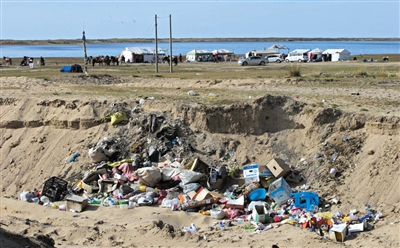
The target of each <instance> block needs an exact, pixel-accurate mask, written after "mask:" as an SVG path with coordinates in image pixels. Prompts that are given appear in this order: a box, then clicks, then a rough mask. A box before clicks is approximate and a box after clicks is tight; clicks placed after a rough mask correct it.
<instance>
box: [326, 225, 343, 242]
mask: <svg viewBox="0 0 400 248" xmlns="http://www.w3.org/2000/svg"><path fill="white" fill-rule="evenodd" d="M346 235H347V224H346V223H345V224H339V225H334V226H333V227H332V228H331V229H330V230H329V238H330V239H332V240H336V241H340V242H344V239H345V238H346Z"/></svg>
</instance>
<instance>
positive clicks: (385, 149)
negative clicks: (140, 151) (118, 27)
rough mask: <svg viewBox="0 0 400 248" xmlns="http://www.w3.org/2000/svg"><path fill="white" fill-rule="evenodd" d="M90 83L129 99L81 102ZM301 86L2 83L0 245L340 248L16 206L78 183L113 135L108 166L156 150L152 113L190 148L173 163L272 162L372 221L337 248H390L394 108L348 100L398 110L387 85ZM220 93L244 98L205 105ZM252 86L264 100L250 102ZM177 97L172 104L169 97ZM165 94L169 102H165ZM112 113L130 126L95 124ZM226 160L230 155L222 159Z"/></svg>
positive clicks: (295, 235) (157, 218)
mask: <svg viewBox="0 0 400 248" xmlns="http://www.w3.org/2000/svg"><path fill="white" fill-rule="evenodd" d="M277 82H278V83H277ZM99 83H102V84H103V87H112V90H115V89H120V90H121V92H123V91H130V92H132V93H131V94H132V95H131V96H130V97H118V96H117V97H115V96H114V95H113V96H110V95H109V94H107V93H104V92H103V91H98V94H97V95H96V96H94V95H87V94H86V93H87V92H88V91H89V90H88V89H91V90H98V88H96V87H97V86H98V85H99ZM307 83H308V82H305V81H304V82H298V83H297V84H292V82H285V81H284V80H276V81H275V80H272V79H271V80H268V81H267V82H265V81H263V82H260V80H257V79H244V80H234V79H232V80H221V81H218V82H216V81H213V82H210V81H206V80H204V81H201V80H200V81H199V80H184V79H165V78H160V79H157V78H154V79H151V80H149V79H138V78H121V77H113V76H104V78H102V77H101V76H100V77H99V76H97V77H92V78H89V79H87V78H86V79H85V78H82V77H80V76H75V77H72V79H71V78H70V79H67V80H66V79H63V78H61V77H54V78H48V79H46V80H44V79H32V78H27V77H9V78H2V87H3V89H4V90H3V91H2V93H1V102H0V104H1V122H0V125H1V129H2V135H1V140H0V146H1V187H2V193H1V219H0V227H1V235H2V238H1V242H2V243H1V246H2V247H21V246H29V247H54V246H55V247H153V246H158V247H183V246H186V247H217V246H218V247H229V246H232V245H239V246H243V247H272V246H273V245H277V246H278V247H343V244H342V243H339V242H334V241H331V240H328V239H325V238H324V237H323V236H319V235H318V234H317V233H316V232H311V231H310V230H308V229H302V228H300V227H295V226H292V225H289V224H284V225H281V226H279V227H278V225H276V223H273V226H274V228H272V229H270V230H266V231H264V232H261V233H260V234H252V233H253V231H252V230H246V229H245V228H244V226H246V225H248V223H243V224H236V223H235V222H233V224H234V225H232V226H229V227H226V228H225V229H224V230H216V229H215V227H216V226H215V224H214V222H216V220H215V219H212V218H211V217H210V216H206V215H202V214H200V213H196V212H189V213H188V212H185V211H171V209H169V208H161V207H159V206H158V205H152V206H140V207H135V208H132V209H120V208H115V207H104V206H101V205H92V204H90V205H89V206H88V207H87V209H86V210H85V211H83V212H81V213H74V212H68V211H67V212H64V211H59V210H57V209H52V208H48V207H44V206H41V205H39V204H35V203H28V202H23V201H18V200H17V198H18V194H19V193H20V192H22V191H24V190H34V189H38V190H41V189H42V186H43V183H44V182H45V181H46V180H47V179H49V178H50V177H52V176H57V177H60V178H63V179H65V180H66V181H68V183H69V185H74V184H75V183H77V182H79V180H81V179H82V178H83V175H84V173H85V172H86V171H88V170H90V169H91V168H93V166H94V163H93V162H92V161H91V160H90V158H89V156H88V150H89V148H90V147H93V146H94V145H95V144H96V143H97V142H98V141H99V140H101V139H103V138H104V137H113V138H118V145H119V149H120V151H121V152H120V153H119V155H118V159H122V158H130V157H132V156H133V155H134V154H133V153H132V152H131V151H130V148H131V147H132V145H133V144H135V143H137V142H139V141H142V140H146V142H148V139H149V138H151V139H152V141H150V143H151V142H155V141H157V137H156V136H155V134H156V132H155V133H151V132H149V127H150V122H149V119H150V116H151V114H154V113H156V114H158V115H161V116H163V117H165V121H166V122H167V123H170V124H174V125H176V126H178V127H179V128H178V129H179V132H178V136H179V137H181V138H183V140H184V141H183V142H184V143H185V144H190V145H191V146H192V147H193V148H194V149H193V150H191V149H183V150H182V151H180V152H178V151H177V150H175V151H174V154H173V155H172V156H174V158H175V157H178V156H180V157H182V158H187V160H189V159H190V158H193V157H198V158H200V159H201V160H202V161H204V162H206V163H207V164H209V165H216V166H218V165H222V164H226V165H228V166H230V165H231V164H232V165H233V164H234V165H235V166H237V167H238V168H241V167H243V166H244V165H248V164H251V163H257V164H266V163H268V162H269V161H270V160H271V159H272V158H274V157H280V158H282V159H283V160H285V161H287V162H288V163H289V164H290V165H293V166H296V165H297V168H299V169H301V170H302V171H303V174H304V176H305V180H304V181H302V182H301V183H300V184H299V186H301V185H304V184H306V185H308V186H309V187H310V188H309V190H310V191H313V192H317V193H318V195H319V196H320V197H321V199H322V198H324V199H330V198H332V197H335V198H338V199H340V203H339V204H332V205H331V207H330V209H329V211H330V212H332V213H334V212H337V211H338V210H341V211H342V212H343V213H349V211H350V210H352V209H358V210H359V211H360V212H361V213H363V212H364V211H365V204H369V205H370V206H371V208H372V209H373V210H375V211H377V212H382V214H383V216H382V217H381V218H380V220H379V221H378V222H376V223H374V229H373V230H371V231H365V232H359V233H353V234H351V235H350V236H349V237H347V238H346V240H345V245H346V246H350V247H398V246H400V241H399V228H400V222H399V221H400V216H399V213H400V212H399V211H400V204H399V202H400V192H399V183H400V181H399V178H400V177H399V176H400V172H399V170H398V168H399V165H400V164H399V149H398V147H399V143H400V140H399V128H400V118H399V112H398V111H399V110H398V109H396V108H395V107H393V108H391V107H390V108H391V109H390V110H387V111H378V110H377V111H375V112H373V111H371V110H370V111H369V112H368V113H364V112H360V111H355V107H354V106H352V102H353V101H354V98H353V97H357V96H352V95H351V93H352V92H361V96H360V97H362V98H365V99H375V98H376V99H375V100H377V101H379V99H385V101H392V102H397V104H398V101H399V99H398V93H399V92H398V90H397V88H391V87H388V88H386V89H382V88H379V87H375V86H374V85H372V86H371V87H366V88H365V89H363V90H362V91H361V90H360V89H359V88H356V87H355V88H350V89H349V88H346V87H339V88H336V89H331V88H326V87H299V84H300V85H302V84H307ZM392 83H394V84H398V82H397V83H396V82H392ZM144 86H145V87H146V90H147V91H151V90H153V93H154V94H155V95H156V97H154V99H151V98H149V97H144V95H145V93H144V92H143V87H144ZM227 88H235V89H238V90H240V91H241V92H242V96H243V98H242V100H240V101H238V102H237V103H229V104H213V102H212V101H214V98H217V99H218V98H219V99H221V98H223V97H225V98H229V97H231V96H230V95H229V94H226V95H223V94H222V93H218V94H215V95H210V94H209V93H210V92H221V91H222V92H223V91H224V90H225V89H227ZM204 89H209V91H203V90H204ZM254 89H259V90H260V92H267V91H269V92H270V93H271V94H268V93H266V94H263V95H262V96H259V95H257V94H255V91H254ZM188 90H193V91H195V92H198V93H199V96H198V98H196V96H194V97H193V98H190V96H188V95H187V92H188ZM110 91H111V88H110ZM77 92H80V94H79V93H77ZM105 92H107V91H105ZM159 92H161V93H159ZM147 93H148V92H147ZM147 93H146V94H147ZM179 94H180V95H181V96H182V97H177V96H178V95H179ZM171 95H175V96H176V97H175V99H174V100H172V101H171V100H167V99H168V97H170V96H171ZM344 95H345V97H344ZM308 96H314V97H315V96H317V97H316V98H318V99H321V98H326V99H329V98H336V99H337V101H340V102H341V103H342V104H341V106H343V109H342V108H332V106H331V105H326V104H325V105H324V104H320V105H319V104H318V105H316V104H313V103H315V100H310V99H311V97H308ZM141 99H144V103H143V104H140V100H141ZM313 99H314V98H313ZM205 102H208V104H205ZM394 105H395V104H394ZM394 105H393V106H394ZM397 106H398V105H397ZM364 107H365V108H369V107H368V105H365V106H364ZM112 108H114V109H116V108H117V109H119V110H121V111H126V112H127V114H128V115H130V116H129V118H130V121H129V124H124V125H116V126H112V125H111V124H110V123H109V122H103V121H102V118H103V117H104V115H105V114H106V113H108V112H110V111H111V110H112ZM135 108H136V109H135ZM369 109H372V108H369ZM396 111H397V112H396ZM346 137H347V139H346ZM150 143H146V144H147V145H148V144H150ZM230 152H232V153H231V155H230V158H229V159H224V156H226V155H227V154H229V153H230ZM76 153H79V154H80V156H79V157H77V159H76V161H75V162H66V161H67V160H68V159H70V158H71V157H72V156H73V155H74V154H76ZM333 157H335V159H333ZM233 159H234V160H233ZM233 161H234V162H233ZM304 161H306V163H304ZM332 168H335V169H336V171H337V172H338V173H337V175H336V176H335V177H334V178H332V177H330V174H329V172H330V169H332ZM237 183H239V184H243V179H241V178H240V174H239V175H237V177H235V178H230V179H229V180H227V182H226V183H225V185H224V186H225V187H223V189H222V190H221V192H216V194H220V195H221V194H222V193H224V189H225V188H226V187H229V186H230V185H232V184H237ZM57 204H58V205H61V204H65V202H62V201H61V202H57ZM191 223H194V224H195V225H196V226H197V228H198V230H197V232H196V233H187V232H184V231H182V228H183V227H184V226H190V224H191ZM211 227H212V228H211ZM18 235H20V236H18Z"/></svg>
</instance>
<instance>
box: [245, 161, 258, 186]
mask: <svg viewBox="0 0 400 248" xmlns="http://www.w3.org/2000/svg"><path fill="white" fill-rule="evenodd" d="M243 177H244V181H245V183H251V182H259V181H260V172H259V171H258V164H251V165H246V166H243Z"/></svg>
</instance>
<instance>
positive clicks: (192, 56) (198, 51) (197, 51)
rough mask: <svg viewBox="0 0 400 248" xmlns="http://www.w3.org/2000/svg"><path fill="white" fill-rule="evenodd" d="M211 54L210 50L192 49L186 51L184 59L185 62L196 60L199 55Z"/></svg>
mask: <svg viewBox="0 0 400 248" xmlns="http://www.w3.org/2000/svg"><path fill="white" fill-rule="evenodd" d="M209 55H210V56H211V55H212V52H210V51H207V50H203V49H194V50H192V51H190V52H188V53H186V61H187V62H198V58H199V57H207V56H209Z"/></svg>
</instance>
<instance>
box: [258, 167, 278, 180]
mask: <svg viewBox="0 0 400 248" xmlns="http://www.w3.org/2000/svg"><path fill="white" fill-rule="evenodd" d="M258 173H259V176H260V177H269V176H274V174H272V172H271V171H270V170H269V169H268V167H267V166H266V165H259V166H258Z"/></svg>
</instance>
